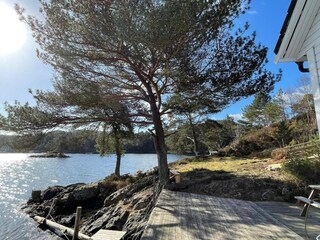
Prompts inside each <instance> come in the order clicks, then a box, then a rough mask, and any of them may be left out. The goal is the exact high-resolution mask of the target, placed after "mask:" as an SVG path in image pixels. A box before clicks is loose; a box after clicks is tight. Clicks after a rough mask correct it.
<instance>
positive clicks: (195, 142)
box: [188, 116, 199, 156]
mask: <svg viewBox="0 0 320 240" xmlns="http://www.w3.org/2000/svg"><path fill="white" fill-rule="evenodd" d="M188 120H189V124H190V127H191V131H192V138H193V151H194V154H195V156H198V155H199V142H198V137H197V133H196V130H195V127H194V124H193V122H192V117H191V116H188Z"/></svg>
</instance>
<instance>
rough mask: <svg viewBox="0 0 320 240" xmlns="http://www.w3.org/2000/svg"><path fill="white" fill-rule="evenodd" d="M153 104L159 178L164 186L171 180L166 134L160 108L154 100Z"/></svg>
mask: <svg viewBox="0 0 320 240" xmlns="http://www.w3.org/2000/svg"><path fill="white" fill-rule="evenodd" d="M150 105H151V111H152V121H153V125H154V131H155V133H154V135H153V137H154V147H155V150H156V153H157V158H158V173H159V180H160V184H161V185H162V186H165V185H167V183H168V182H169V167H168V160H167V147H166V143H165V134H164V130H163V125H162V120H161V117H160V113H159V110H158V108H157V106H156V103H155V102H153V103H151V104H150Z"/></svg>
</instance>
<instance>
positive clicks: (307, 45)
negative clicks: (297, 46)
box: [299, 8, 320, 55]
mask: <svg viewBox="0 0 320 240" xmlns="http://www.w3.org/2000/svg"><path fill="white" fill-rule="evenodd" d="M319 45H320V12H319V8H318V11H317V15H316V17H315V18H314V20H313V23H312V26H311V28H310V29H309V32H308V35H307V37H306V39H305V41H304V43H303V45H302V48H301V50H300V54H299V55H305V54H306V53H307V52H308V51H309V50H310V49H311V48H313V47H315V48H316V49H315V50H316V54H318V53H320V48H318V46H319Z"/></svg>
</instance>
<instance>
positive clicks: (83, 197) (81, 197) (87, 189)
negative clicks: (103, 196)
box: [72, 183, 99, 201]
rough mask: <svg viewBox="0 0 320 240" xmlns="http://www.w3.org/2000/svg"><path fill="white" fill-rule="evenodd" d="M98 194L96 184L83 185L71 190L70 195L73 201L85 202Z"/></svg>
mask: <svg viewBox="0 0 320 240" xmlns="http://www.w3.org/2000/svg"><path fill="white" fill-rule="evenodd" d="M98 194H99V188H98V184H97V183H94V184H90V185H83V186H80V187H77V188H76V189H74V190H73V192H72V195H73V197H74V200H75V201H87V200H90V199H92V198H94V197H96V196H97V195H98Z"/></svg>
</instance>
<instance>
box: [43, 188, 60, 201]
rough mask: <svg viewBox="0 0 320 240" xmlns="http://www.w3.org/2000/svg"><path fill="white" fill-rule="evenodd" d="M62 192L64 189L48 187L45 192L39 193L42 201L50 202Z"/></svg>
mask: <svg viewBox="0 0 320 240" xmlns="http://www.w3.org/2000/svg"><path fill="white" fill-rule="evenodd" d="M63 190H64V187H62V186H53V187H48V188H47V189H46V190H44V191H42V192H41V197H42V199H43V200H50V199H52V198H54V197H55V196H57V195H58V194H59V193H61V192H62V191H63Z"/></svg>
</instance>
